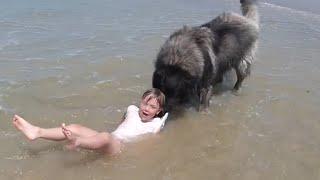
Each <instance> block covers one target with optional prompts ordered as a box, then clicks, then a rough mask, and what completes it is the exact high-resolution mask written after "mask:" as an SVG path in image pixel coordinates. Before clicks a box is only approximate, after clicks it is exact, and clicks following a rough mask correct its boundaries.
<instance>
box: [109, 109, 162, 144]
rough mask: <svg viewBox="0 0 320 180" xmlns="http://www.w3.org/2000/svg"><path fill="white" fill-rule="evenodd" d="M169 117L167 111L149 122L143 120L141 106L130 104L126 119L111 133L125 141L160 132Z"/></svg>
mask: <svg viewBox="0 0 320 180" xmlns="http://www.w3.org/2000/svg"><path fill="white" fill-rule="evenodd" d="M167 117H168V113H166V114H165V115H164V116H163V117H162V118H158V117H157V118H154V119H153V120H152V121H149V122H142V120H141V118H140V116H139V108H138V107H137V106H135V105H130V106H128V109H127V113H126V117H125V120H124V121H123V122H122V123H121V124H120V125H119V126H118V128H117V129H116V130H115V131H113V132H112V133H111V134H112V135H113V136H114V137H116V138H117V139H119V140H121V141H123V142H129V141H132V140H134V139H136V138H137V137H138V136H140V135H143V134H148V133H157V132H159V131H160V130H161V129H162V128H163V126H164V124H165V121H166V119H167Z"/></svg>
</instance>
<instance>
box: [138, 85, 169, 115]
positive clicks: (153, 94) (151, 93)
mask: <svg viewBox="0 0 320 180" xmlns="http://www.w3.org/2000/svg"><path fill="white" fill-rule="evenodd" d="M145 98H147V99H146V101H149V100H151V99H153V98H155V99H156V100H157V102H158V103H159V107H160V109H161V111H160V113H159V114H158V115H157V117H162V116H163V115H164V114H165V111H164V105H165V103H166V97H165V95H164V94H163V93H162V92H161V91H160V89H157V88H151V89H148V90H147V91H146V92H144V93H143V95H142V99H145Z"/></svg>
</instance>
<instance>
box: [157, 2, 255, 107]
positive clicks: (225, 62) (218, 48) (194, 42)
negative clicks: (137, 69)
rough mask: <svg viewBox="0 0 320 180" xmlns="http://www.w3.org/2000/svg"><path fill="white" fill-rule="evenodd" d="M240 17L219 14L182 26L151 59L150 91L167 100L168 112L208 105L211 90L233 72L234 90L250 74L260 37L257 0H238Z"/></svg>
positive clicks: (237, 15)
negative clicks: (164, 96) (152, 66)
mask: <svg viewBox="0 0 320 180" xmlns="http://www.w3.org/2000/svg"><path fill="white" fill-rule="evenodd" d="M240 4H241V10H242V15H240V14H236V13H223V14H221V15H219V16H218V17H216V18H214V19H213V20H211V21H210V22H207V23H205V24H203V25H200V26H196V27H188V26H184V27H183V28H181V29H179V30H177V31H176V32H174V33H173V34H171V35H170V37H169V38H168V39H167V40H166V41H165V43H164V44H163V45H162V47H161V48H160V51H159V53H158V55H157V58H156V60H155V71H154V73H153V77H152V86H153V87H154V88H158V89H160V90H161V91H163V93H164V94H165V95H166V98H167V103H166V107H167V110H168V111H170V110H171V109H172V108H173V107H179V106H180V105H191V106H194V107H196V108H197V109H198V110H203V109H206V108H207V107H208V106H209V102H210V98H211V96H212V88H213V87H215V86H216V84H218V83H220V82H222V79H223V75H224V73H225V72H226V71H228V70H230V69H232V68H233V69H235V72H236V75H237V81H236V83H235V85H234V87H233V89H234V90H238V89H239V88H240V87H241V84H242V82H243V80H244V79H245V78H246V77H247V76H248V75H249V74H250V69H251V64H252V62H253V59H254V54H255V52H256V48H257V41H258V36H259V15H258V10H257V9H258V7H257V0H240Z"/></svg>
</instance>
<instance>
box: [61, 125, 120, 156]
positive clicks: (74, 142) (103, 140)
mask: <svg viewBox="0 0 320 180" xmlns="http://www.w3.org/2000/svg"><path fill="white" fill-rule="evenodd" d="M62 132H63V133H64V135H65V136H66V138H67V139H68V140H69V141H70V143H69V145H68V148H70V149H75V148H76V147H81V148H84V149H89V150H103V151H105V152H107V153H109V154H117V153H119V152H120V149H121V142H120V141H119V140H118V139H116V138H114V137H113V136H112V135H111V134H110V133H107V132H101V133H97V134H95V135H93V136H89V137H79V136H76V135H75V134H74V133H73V131H72V130H71V129H69V128H68V127H64V126H62Z"/></svg>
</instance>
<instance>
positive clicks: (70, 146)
mask: <svg viewBox="0 0 320 180" xmlns="http://www.w3.org/2000/svg"><path fill="white" fill-rule="evenodd" d="M61 129H62V133H63V134H64V135H65V136H66V139H68V140H69V144H68V145H67V146H66V147H67V148H68V149H70V150H75V149H76V148H77V147H78V146H79V142H78V141H77V139H78V138H77V136H76V135H74V133H72V131H71V130H69V129H68V128H67V127H66V125H65V124H64V123H63V124H62V125H61Z"/></svg>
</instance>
